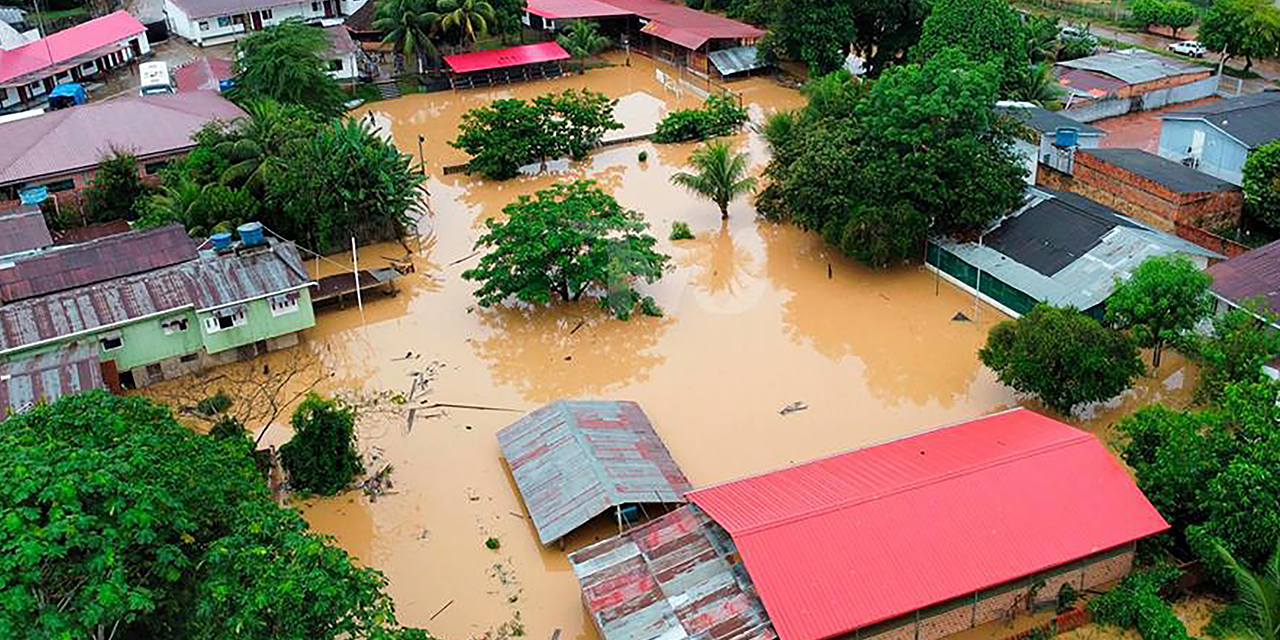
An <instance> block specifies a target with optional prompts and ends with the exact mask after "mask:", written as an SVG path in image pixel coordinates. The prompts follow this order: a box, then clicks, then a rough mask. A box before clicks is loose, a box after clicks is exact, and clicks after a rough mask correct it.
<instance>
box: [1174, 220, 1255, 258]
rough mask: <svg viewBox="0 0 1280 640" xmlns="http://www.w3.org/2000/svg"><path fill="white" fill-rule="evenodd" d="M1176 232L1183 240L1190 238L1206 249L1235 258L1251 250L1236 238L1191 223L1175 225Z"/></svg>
mask: <svg viewBox="0 0 1280 640" xmlns="http://www.w3.org/2000/svg"><path fill="white" fill-rule="evenodd" d="M1174 233H1175V234H1177V236H1178V237H1179V238H1182V239H1183V240H1190V241H1192V242H1194V243H1196V244H1198V245H1200V246H1202V247H1204V248H1206V249H1209V250H1211V251H1217V252H1218V253H1221V254H1222V255H1224V256H1226V257H1228V258H1234V257H1236V256H1238V255H1240V254H1242V253H1246V252H1248V251H1249V247H1248V246H1246V245H1243V244H1240V243H1239V242H1236V241H1235V240H1231V239H1228V238H1224V237H1222V236H1220V235H1217V234H1214V233H1210V232H1208V231H1205V230H1204V229H1200V228H1198V227H1194V226H1192V225H1189V224H1176V225H1174Z"/></svg>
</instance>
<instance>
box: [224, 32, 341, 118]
mask: <svg viewBox="0 0 1280 640" xmlns="http://www.w3.org/2000/svg"><path fill="white" fill-rule="evenodd" d="M328 50H329V37H328V36H326V35H325V33H324V30H323V29H321V28H320V27H315V26H312V25H309V24H306V23H304V22H302V20H301V19H298V18H288V19H286V20H284V21H283V22H280V23H278V24H274V25H271V26H269V27H267V28H265V29H262V30H259V31H252V32H250V33H249V35H247V36H245V37H244V38H243V39H241V40H240V41H239V42H237V43H236V57H235V76H236V86H235V88H233V89H232V90H231V93H230V95H231V97H232V99H234V100H236V101H237V102H244V101H248V100H252V99H255V98H271V99H272V100H275V101H277V102H282V103H285V104H298V105H302V106H304V107H307V108H308V109H311V110H312V111H315V112H316V113H318V114H320V115H322V116H326V117H332V116H337V115H340V114H341V113H342V112H343V106H342V105H343V103H344V102H346V94H344V93H343V91H342V89H341V87H339V86H338V83H337V81H336V80H334V79H333V78H332V77H330V76H329V73H328V69H329V63H328V61H327V60H325V58H324V54H325V52H326V51H328Z"/></svg>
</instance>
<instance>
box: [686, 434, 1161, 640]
mask: <svg viewBox="0 0 1280 640" xmlns="http://www.w3.org/2000/svg"><path fill="white" fill-rule="evenodd" d="M688 497H689V499H690V500H692V501H693V502H694V503H695V504H696V505H698V506H699V507H701V508H702V509H703V510H705V511H706V512H707V514H708V515H709V516H710V517H711V518H712V519H713V520H715V521H716V523H718V524H720V525H721V526H723V527H724V528H725V529H726V530H728V532H729V534H730V535H731V536H732V537H733V540H734V542H735V543H736V544H737V546H738V550H739V551H740V552H741V554H742V558H743V562H744V564H745V565H746V568H747V572H748V573H749V574H750V575H751V579H752V582H753V583H754V584H755V586H756V589H757V591H758V592H759V594H760V598H761V600H762V601H763V602H764V606H765V609H766V610H767V611H768V612H769V617H770V619H771V620H772V621H773V624H774V628H775V629H776V630H777V631H778V635H779V636H780V637H781V638H782V639H783V640H819V639H821V638H829V637H832V636H836V635H840V634H844V633H847V632H850V631H852V630H854V629H859V628H862V627H865V626H867V625H870V624H875V623H877V622H880V621H884V620H889V619H891V618H895V617H897V616H900V615H904V614H907V613H910V612H912V611H915V610H917V609H920V608H922V607H927V606H930V605H933V604H937V603H941V602H945V601H947V600H950V599H952V598H956V597H960V596H964V595H967V594H970V593H973V592H975V591H978V590H981V589H985V588H987V587H991V586H994V585H998V584H1002V583H1005V582H1009V581H1011V580H1015V579H1018V578H1021V577H1024V576H1027V575H1031V574H1034V573H1036V572H1039V571H1042V570H1044V569H1047V568H1051V567H1054V566H1057V565H1061V564H1064V563H1068V562H1071V561H1073V560H1078V559H1080V558H1084V557H1087V556H1089V555H1092V554H1094V553H1097V552H1099V551H1103V550H1106V549H1111V548H1114V547H1117V546H1120V545H1123V544H1126V543H1129V542H1132V541H1134V540H1137V539H1139V538H1143V537H1146V536H1150V535H1152V534H1155V533H1159V532H1161V531H1164V530H1165V529H1168V524H1166V523H1165V521H1164V519H1163V518H1161V517H1160V514H1159V513H1157V512H1156V510H1155V508H1154V507H1152V506H1151V504H1150V503H1149V502H1147V499H1146V498H1145V497H1144V496H1143V495H1142V492H1140V491H1139V490H1138V488H1137V487H1136V486H1134V484H1133V481H1132V480H1131V479H1130V478H1129V476H1128V474H1126V473H1125V471H1124V469H1122V468H1121V467H1120V465H1119V464H1117V463H1116V461H1115V460H1114V459H1112V457H1111V454H1110V453H1108V452H1107V449H1106V447H1104V446H1103V445H1102V443H1101V442H1099V441H1098V439H1097V438H1095V437H1094V436H1092V435H1090V434H1088V433H1085V432H1083V431H1080V430H1077V429H1075V428H1073V427H1070V426H1068V425H1065V424H1062V423H1061V422H1058V421H1056V420H1052V419H1049V418H1046V417H1044V416H1040V415H1038V414H1036V413H1034V412H1031V411H1028V410H1026V409H1016V410H1013V411H1008V412H1005V413H1000V414H996V415H992V416H987V417H985V418H980V419H978V420H973V421H971V422H966V423H962V424H958V425H954V426H950V427H945V428H941V429H937V430H934V431H929V432H926V433H922V434H920V435H916V436H912V437H908V438H903V439H901V440H896V441H893V442H889V443H887V444H882V445H877V446H873V447H868V448H866V449H860V450H857V451H851V452H848V453H843V454H840V455H836V456H833V457H830V458H825V459H822V460H817V461H814V462H810V463H807V464H802V465H799V466H795V467H791V468H789V469H783V470H781V471H775V472H772V473H766V474H763V475H759V476H755V477H751V478H746V479H743V480H738V481H734V482H729V483H726V484H722V485H718V486H713V487H709V488H706V489H701V490H697V491H693V492H691V493H689V494H688Z"/></svg>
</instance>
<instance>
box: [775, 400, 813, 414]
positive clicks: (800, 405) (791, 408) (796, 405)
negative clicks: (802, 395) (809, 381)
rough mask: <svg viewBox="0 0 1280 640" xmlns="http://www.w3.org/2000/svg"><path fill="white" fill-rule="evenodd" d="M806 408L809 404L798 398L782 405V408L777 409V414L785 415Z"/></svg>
mask: <svg viewBox="0 0 1280 640" xmlns="http://www.w3.org/2000/svg"><path fill="white" fill-rule="evenodd" d="M808 408H809V405H807V404H805V403H804V402H801V401H799V400H796V401H795V402H792V403H791V404H789V405H787V406H785V407H783V408H782V409H779V410H778V414H779V415H784V416H785V415H787V414H790V413H795V412H797V411H804V410H805V409H808Z"/></svg>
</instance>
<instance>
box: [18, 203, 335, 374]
mask: <svg viewBox="0 0 1280 640" xmlns="http://www.w3.org/2000/svg"><path fill="white" fill-rule="evenodd" d="M313 284H314V283H313V282H312V281H311V279H310V277H309V276H308V274H307V272H306V270H305V269H304V268H303V264H302V259H301V257H300V256H299V254H298V251H297V249H296V248H294V246H293V245H292V244H290V243H285V242H277V241H274V240H268V239H264V238H261V237H260V236H258V235H253V236H247V237H245V239H244V241H242V242H240V243H235V244H230V245H227V246H224V247H218V248H216V249H198V248H197V245H196V243H195V241H193V240H192V239H191V238H190V237H188V236H187V235H186V232H185V231H184V230H183V229H182V228H181V227H180V226H178V225H172V226H169V227H162V228H159V229H153V230H149V231H135V232H130V233H125V234H118V235H112V236H109V237H106V238H102V239H98V240H94V241H90V242H86V243H83V244H78V245H70V246H56V247H52V248H49V249H48V250H45V251H41V252H38V253H35V254H33V255H30V256H27V257H24V258H21V259H17V260H13V261H11V262H5V263H0V363H4V364H9V365H16V364H20V363H22V362H24V361H26V360H28V359H30V358H33V357H37V356H42V355H45V354H48V353H50V352H54V351H58V350H61V349H66V348H70V347H75V348H88V349H91V350H92V351H93V352H94V353H95V354H96V356H97V358H98V359H99V361H101V362H102V363H104V364H106V365H107V366H108V367H109V368H110V372H109V373H108V374H106V375H107V377H115V375H116V373H118V379H119V382H120V385H121V386H124V387H142V386H146V385H149V384H152V383H155V382H159V381H161V380H165V379H168V378H174V377H179V376H182V375H186V374H189V373H193V372H195V371H198V370H200V369H202V368H205V367H208V366H212V365H217V364H225V363H228V362H234V361H236V360H242V359H246V358H250V357H253V356H255V355H259V354H262V353H266V352H268V351H272V350H275V349H280V348H284V347H288V346H292V345H294V344H297V341H298V336H297V333H298V332H299V331H301V330H303V329H306V328H309V327H311V326H314V324H315V317H314V315H313V313H312V309H311V299H310V287H311V286H312V285H313Z"/></svg>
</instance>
